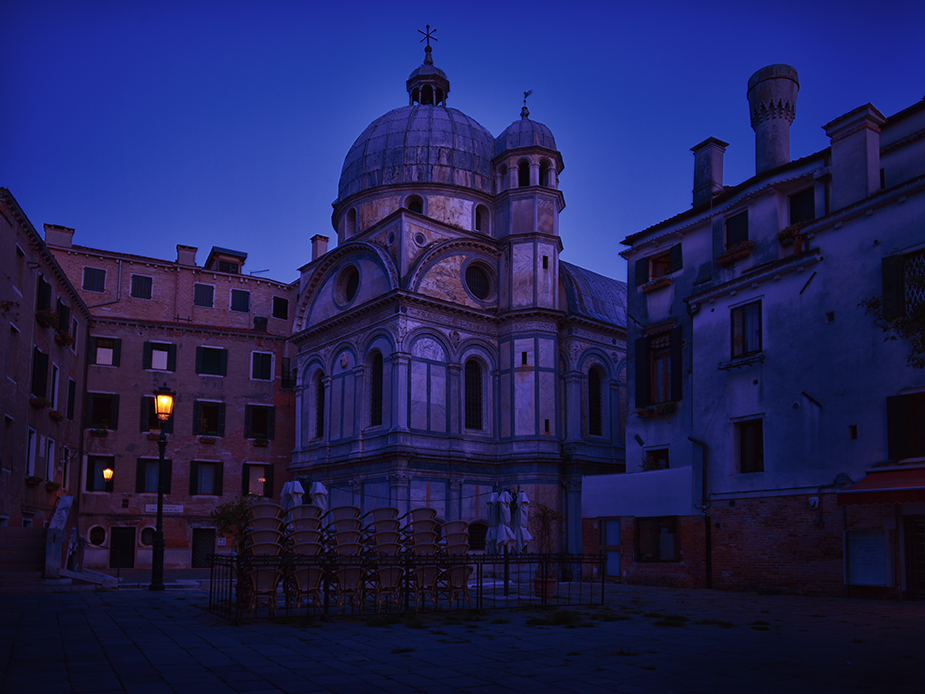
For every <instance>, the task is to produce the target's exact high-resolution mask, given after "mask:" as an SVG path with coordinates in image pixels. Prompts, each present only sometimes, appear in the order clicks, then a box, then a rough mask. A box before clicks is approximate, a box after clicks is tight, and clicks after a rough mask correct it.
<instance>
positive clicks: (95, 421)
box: [87, 393, 119, 430]
mask: <svg viewBox="0 0 925 694" xmlns="http://www.w3.org/2000/svg"><path fill="white" fill-rule="evenodd" d="M118 424H119V396H118V395H115V394H111V393H87V426H88V427H90V428H91V429H113V430H114V429H116V428H117V426H118Z"/></svg>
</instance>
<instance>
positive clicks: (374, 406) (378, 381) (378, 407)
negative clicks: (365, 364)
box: [369, 351, 382, 427]
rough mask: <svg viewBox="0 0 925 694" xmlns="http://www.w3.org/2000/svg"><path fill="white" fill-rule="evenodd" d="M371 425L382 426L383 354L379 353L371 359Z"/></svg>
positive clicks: (374, 353)
mask: <svg viewBox="0 0 925 694" xmlns="http://www.w3.org/2000/svg"><path fill="white" fill-rule="evenodd" d="M369 425H370V426H371V427H378V426H382V353H381V352H378V351H377V352H373V353H372V355H371V356H370V359H369Z"/></svg>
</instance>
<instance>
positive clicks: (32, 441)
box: [26, 429, 37, 475]
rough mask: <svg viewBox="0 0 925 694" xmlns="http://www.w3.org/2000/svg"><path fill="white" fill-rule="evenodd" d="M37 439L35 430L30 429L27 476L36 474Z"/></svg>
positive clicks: (27, 448)
mask: <svg viewBox="0 0 925 694" xmlns="http://www.w3.org/2000/svg"><path fill="white" fill-rule="evenodd" d="M36 443H37V437H36V433H35V429H29V433H28V434H27V436H26V475H34V474H35V446H36Z"/></svg>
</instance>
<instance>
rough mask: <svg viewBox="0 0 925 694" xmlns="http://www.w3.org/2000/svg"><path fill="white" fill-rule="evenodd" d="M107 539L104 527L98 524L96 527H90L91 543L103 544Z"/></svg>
mask: <svg viewBox="0 0 925 694" xmlns="http://www.w3.org/2000/svg"><path fill="white" fill-rule="evenodd" d="M105 541H106V531H105V530H103V528H101V527H99V526H96V527H95V528H90V544H91V545H101V544H103V543H104V542H105Z"/></svg>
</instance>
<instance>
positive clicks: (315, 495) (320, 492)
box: [308, 482, 328, 515]
mask: <svg viewBox="0 0 925 694" xmlns="http://www.w3.org/2000/svg"><path fill="white" fill-rule="evenodd" d="M308 494H309V496H311V498H312V504H313V505H315V506H317V507H318V508H320V509H321V514H322V515H324V512H325V511H327V510H328V490H327V488H325V486H324V485H323V484H321V482H312V486H311V487H310V488H309V492H308Z"/></svg>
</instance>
